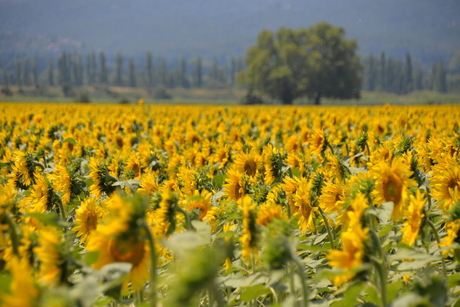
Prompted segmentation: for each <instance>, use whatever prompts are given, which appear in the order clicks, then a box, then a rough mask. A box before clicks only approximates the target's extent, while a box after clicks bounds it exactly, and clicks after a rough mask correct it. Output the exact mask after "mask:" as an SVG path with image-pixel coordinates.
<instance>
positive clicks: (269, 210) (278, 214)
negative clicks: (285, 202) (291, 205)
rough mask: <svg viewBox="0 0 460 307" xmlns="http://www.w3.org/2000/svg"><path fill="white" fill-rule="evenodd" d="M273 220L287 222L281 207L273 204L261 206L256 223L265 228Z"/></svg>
mask: <svg viewBox="0 0 460 307" xmlns="http://www.w3.org/2000/svg"><path fill="white" fill-rule="evenodd" d="M274 219H283V220H285V221H287V220H288V217H287V215H286V212H284V211H283V207H281V206H280V205H277V204H273V203H266V204H262V205H261V206H260V208H259V211H258V213H257V220H256V223H257V224H259V225H262V226H267V225H268V224H269V223H270V222H271V221H273V220H274Z"/></svg>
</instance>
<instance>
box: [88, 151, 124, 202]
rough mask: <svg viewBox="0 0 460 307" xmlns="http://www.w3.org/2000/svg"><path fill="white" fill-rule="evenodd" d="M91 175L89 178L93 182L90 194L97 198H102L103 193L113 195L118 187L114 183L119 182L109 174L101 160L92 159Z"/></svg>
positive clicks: (90, 163) (90, 164)
mask: <svg viewBox="0 0 460 307" xmlns="http://www.w3.org/2000/svg"><path fill="white" fill-rule="evenodd" d="M89 167H90V170H91V171H90V173H89V177H90V178H91V179H92V180H93V184H92V185H91V187H90V188H89V189H90V192H91V194H93V195H96V196H97V197H101V195H102V193H106V194H107V195H110V194H112V193H113V192H114V191H115V189H116V187H115V186H113V183H115V182H116V181H117V179H116V178H114V177H113V176H112V175H110V174H109V171H108V168H107V166H106V165H105V164H103V163H102V162H100V160H98V159H95V158H92V159H90V162H89Z"/></svg>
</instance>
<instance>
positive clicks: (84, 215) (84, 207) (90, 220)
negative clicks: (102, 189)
mask: <svg viewBox="0 0 460 307" xmlns="http://www.w3.org/2000/svg"><path fill="white" fill-rule="evenodd" d="M101 218H102V208H101V207H100V206H99V205H98V204H97V200H96V198H95V197H89V198H87V199H85V200H84V201H82V202H81V206H80V207H79V208H77V209H76V210H75V222H74V225H75V226H74V227H73V228H72V230H73V231H76V232H77V234H76V235H77V237H80V243H81V244H84V243H85V242H86V240H87V239H88V236H89V235H90V234H91V232H92V231H93V230H95V229H96V228H97V224H98V221H99V220H100V219H101Z"/></svg>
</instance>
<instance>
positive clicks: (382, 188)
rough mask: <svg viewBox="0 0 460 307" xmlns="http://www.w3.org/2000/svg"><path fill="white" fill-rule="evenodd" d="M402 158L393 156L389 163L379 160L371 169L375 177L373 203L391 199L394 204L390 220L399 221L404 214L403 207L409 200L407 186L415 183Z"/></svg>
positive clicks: (378, 203) (379, 203)
mask: <svg viewBox="0 0 460 307" xmlns="http://www.w3.org/2000/svg"><path fill="white" fill-rule="evenodd" d="M402 161H403V160H402V158H400V157H394V158H393V160H392V161H391V163H388V162H385V161H381V162H379V163H378V164H377V165H375V166H374V168H373V169H372V171H373V173H374V178H375V179H376V187H375V190H374V191H373V195H374V197H375V203H376V204H377V205H381V204H382V203H384V202H389V201H392V202H393V204H394V207H393V213H392V215H391V218H392V220H394V221H399V220H401V219H402V218H403V216H404V209H405V205H406V203H407V201H408V200H409V188H410V187H413V186H415V185H416V182H415V181H414V180H413V179H410V176H411V175H412V172H411V171H410V169H409V166H408V165H407V164H404V163H403V162H402Z"/></svg>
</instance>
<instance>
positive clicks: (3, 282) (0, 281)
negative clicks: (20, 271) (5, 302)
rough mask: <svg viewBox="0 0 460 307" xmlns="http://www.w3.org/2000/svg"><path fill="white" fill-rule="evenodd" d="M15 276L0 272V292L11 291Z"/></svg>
mask: <svg viewBox="0 0 460 307" xmlns="http://www.w3.org/2000/svg"><path fill="white" fill-rule="evenodd" d="M12 279H13V277H12V276H11V275H9V274H8V275H7V274H0V294H1V293H10V283H11V280H12Z"/></svg>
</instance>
